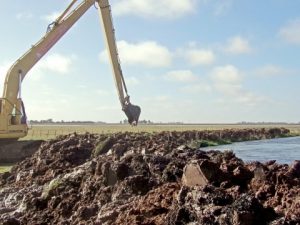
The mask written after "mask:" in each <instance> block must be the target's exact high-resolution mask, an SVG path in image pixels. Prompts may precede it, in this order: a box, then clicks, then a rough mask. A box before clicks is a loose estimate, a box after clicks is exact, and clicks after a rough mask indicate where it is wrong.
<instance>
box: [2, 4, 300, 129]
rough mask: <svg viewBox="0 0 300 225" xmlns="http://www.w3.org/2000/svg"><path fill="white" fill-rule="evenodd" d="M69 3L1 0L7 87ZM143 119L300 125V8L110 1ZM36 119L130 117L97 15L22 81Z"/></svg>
mask: <svg viewBox="0 0 300 225" xmlns="http://www.w3.org/2000/svg"><path fill="white" fill-rule="evenodd" d="M68 2H69V1H67V0H43V1H36V0H27V1H26V2H25V1H17V0H2V1H1V8H0V10H1V13H0V28H1V35H0V89H1V92H2V88H3V80H4V77H5V75H6V72H7V70H8V68H9V66H10V65H11V64H12V63H13V62H14V61H15V60H17V59H18V57H20V56H21V55H22V54H23V53H25V51H27V50H28V49H29V48H30V46H31V45H32V44H35V43H36V42H37V41H38V40H39V39H40V38H41V37H42V36H43V35H44V34H45V32H46V28H47V25H48V24H49V23H50V22H52V21H54V19H55V18H56V17H57V16H58V15H59V12H61V11H62V10H64V9H65V8H66V6H67V5H68ZM111 6H112V14H113V19H114V25H115V29H116V38H117V42H118V48H119V53H120V59H121V66H122V69H123V73H124V76H125V80H126V82H127V84H128V89H129V93H130V95H131V100H132V103H133V104H137V105H140V106H141V108H142V115H141V119H147V120H152V121H157V122H159V121H162V122H171V121H183V122H199V123H219V122H224V123H225V122H240V121H253V122H254V121H285V122H299V121H300V104H299V100H300V88H299V84H300V11H299V9H300V0H293V1H287V0H264V1H258V0H252V1H249V0H247V1H246V0H159V1H157V0H111ZM22 92H23V93H22V94H23V96H22V97H23V100H24V102H25V105H26V109H27V114H28V118H29V119H38V120H40V119H48V118H53V119H54V120H93V121H106V122H118V121H120V120H123V119H125V115H124V114H123V112H122V111H121V107H120V104H119V102H118V97H117V93H116V90H115V87H114V82H113V77H112V72H111V69H110V65H109V64H108V58H107V53H106V51H105V45H104V41H103V32H102V27H101V26H100V23H99V16H98V13H97V10H96V9H95V7H91V8H90V9H89V11H88V12H87V13H86V14H85V15H84V16H83V17H82V18H81V19H80V20H79V21H78V22H77V23H76V25H75V26H74V27H73V28H72V29H71V30H70V31H69V32H68V33H67V34H66V35H65V36H64V37H63V38H62V39H61V40H60V42H59V43H58V44H57V45H56V46H55V47H54V48H53V49H51V50H50V51H49V53H48V54H47V55H46V56H45V57H44V58H43V59H42V60H41V61H40V62H39V63H38V64H37V65H36V66H35V67H34V69H33V70H31V71H30V72H29V73H28V74H27V76H26V78H25V80H24V82H23V89H22Z"/></svg>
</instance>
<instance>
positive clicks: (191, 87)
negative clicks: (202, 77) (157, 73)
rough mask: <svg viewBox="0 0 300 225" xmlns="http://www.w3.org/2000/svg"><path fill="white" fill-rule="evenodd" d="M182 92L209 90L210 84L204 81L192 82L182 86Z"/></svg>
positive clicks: (194, 92) (191, 92) (193, 92)
mask: <svg viewBox="0 0 300 225" xmlns="http://www.w3.org/2000/svg"><path fill="white" fill-rule="evenodd" d="M180 90H181V91H182V92H184V93H190V94H197V93H203V92H210V91H211V90H212V88H211V86H210V85H208V84H205V83H199V84H192V85H187V86H184V87H182V88H181V89H180Z"/></svg>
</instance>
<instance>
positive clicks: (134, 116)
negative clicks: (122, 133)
mask: <svg viewBox="0 0 300 225" xmlns="http://www.w3.org/2000/svg"><path fill="white" fill-rule="evenodd" d="M123 111H124V112H125V114H126V116H127V118H128V123H130V124H131V125H133V126H136V125H137V124H138V122H139V117H140V114H141V108H140V107H139V106H137V105H132V104H131V103H129V104H128V105H126V107H125V108H124V109H123Z"/></svg>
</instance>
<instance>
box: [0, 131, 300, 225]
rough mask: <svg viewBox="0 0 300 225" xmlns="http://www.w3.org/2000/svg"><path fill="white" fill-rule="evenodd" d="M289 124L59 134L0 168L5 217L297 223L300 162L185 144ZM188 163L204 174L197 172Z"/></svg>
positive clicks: (256, 134) (23, 220) (24, 220)
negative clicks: (253, 158) (252, 157)
mask: <svg viewBox="0 0 300 225" xmlns="http://www.w3.org/2000/svg"><path fill="white" fill-rule="evenodd" d="M287 133H288V130H286V129H277V128H276V129H270V130H268V129H247V130H224V131H187V132H163V133H157V134H151V135H150V134H147V133H137V134H136V133H118V134H113V135H93V134H85V135H76V134H72V135H68V136H61V137H59V138H57V139H55V140H51V141H48V142H45V143H43V144H42V145H41V147H40V148H39V150H38V151H37V152H36V153H35V154H34V155H33V156H32V157H31V158H27V159H25V160H24V161H22V162H20V163H18V164H17V165H16V166H14V167H13V168H12V170H11V172H7V173H4V174H1V175H0V224H4V225H14V224H95V225H96V224H97V225H102V224H103V225H108V224H128V225H129V224H143V225H146V224H153V225H155V224H168V225H173V224H174V225H180V224H189V225H196V224H204V225H210V224H215V225H221V224H222V225H223V224H225V225H227V224H228V225H229V224H235V225H238V224H239V225H252V224H253V225H256V224H258V225H260V224H261V225H263V224H269V225H271V224H272V225H284V224H287V225H294V224H295V225H296V224H300V191H299V190H300V161H295V162H294V163H293V164H291V165H281V164H277V163H276V162H275V161H269V162H265V163H260V162H251V163H244V162H243V161H242V160H241V159H239V158H237V157H236V156H235V155H234V154H233V153H232V152H228V151H225V152H219V151H207V152H205V151H202V150H201V149H197V148H192V147H191V146H189V145H188V143H189V142H190V141H191V140H198V139H205V140H219V139H226V140H231V141H237V140H245V139H248V140H251V139H261V138H273V137H278V136H283V135H285V134H287ZM283 151H284V149H283ZM189 168H192V169H193V168H198V170H199V171H200V172H199V174H200V175H197V176H194V177H191V176H190V175H189V173H188V172H187V171H189ZM198 170H197V171H198ZM197 179H198V182H199V183H198V184H197V185H194V184H192V183H193V182H194V181H195V180H196V181H197Z"/></svg>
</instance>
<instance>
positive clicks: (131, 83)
mask: <svg viewBox="0 0 300 225" xmlns="http://www.w3.org/2000/svg"><path fill="white" fill-rule="evenodd" d="M125 82H126V84H127V85H129V86H136V85H138V84H140V81H139V80H138V79H137V78H136V77H127V78H126V81H125Z"/></svg>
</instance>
